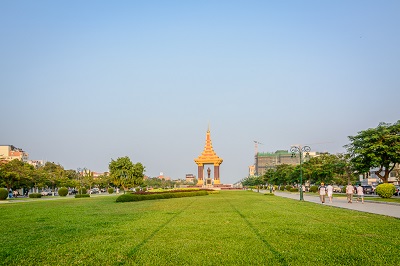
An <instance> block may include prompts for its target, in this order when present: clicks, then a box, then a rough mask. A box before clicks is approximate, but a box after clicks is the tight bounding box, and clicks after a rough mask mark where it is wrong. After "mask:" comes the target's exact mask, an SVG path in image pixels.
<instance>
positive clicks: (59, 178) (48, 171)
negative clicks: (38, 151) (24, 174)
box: [43, 162, 65, 192]
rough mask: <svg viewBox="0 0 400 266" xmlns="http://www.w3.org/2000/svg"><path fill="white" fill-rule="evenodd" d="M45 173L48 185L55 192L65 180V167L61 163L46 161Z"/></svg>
mask: <svg viewBox="0 0 400 266" xmlns="http://www.w3.org/2000/svg"><path fill="white" fill-rule="evenodd" d="M43 173H44V176H45V178H46V185H47V186H48V187H50V188H51V190H52V191H53V192H54V190H55V188H56V187H59V186H60V185H61V184H62V183H63V182H64V181H65V173H64V167H62V166H61V165H60V164H56V163H52V162H46V163H45V165H44V166H43Z"/></svg>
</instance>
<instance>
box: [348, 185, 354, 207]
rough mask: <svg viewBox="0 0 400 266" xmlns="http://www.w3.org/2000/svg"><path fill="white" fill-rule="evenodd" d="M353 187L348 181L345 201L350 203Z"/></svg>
mask: <svg viewBox="0 0 400 266" xmlns="http://www.w3.org/2000/svg"><path fill="white" fill-rule="evenodd" d="M353 193H354V187H353V186H352V185H351V184H350V183H349V184H348V185H347V187H346V195H347V202H348V203H351V202H352V201H353Z"/></svg>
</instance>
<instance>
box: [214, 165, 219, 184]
mask: <svg viewBox="0 0 400 266" xmlns="http://www.w3.org/2000/svg"><path fill="white" fill-rule="evenodd" d="M214 184H220V182H219V165H214Z"/></svg>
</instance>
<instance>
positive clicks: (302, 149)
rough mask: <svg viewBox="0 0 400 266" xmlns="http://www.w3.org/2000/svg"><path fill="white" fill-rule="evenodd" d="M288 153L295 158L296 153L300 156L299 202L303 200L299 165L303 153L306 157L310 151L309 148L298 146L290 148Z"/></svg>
mask: <svg viewBox="0 0 400 266" xmlns="http://www.w3.org/2000/svg"><path fill="white" fill-rule="evenodd" d="M290 151H291V152H292V157H295V156H296V155H295V154H296V153H298V154H299V156H300V187H299V190H300V200H304V198H303V169H302V168H301V165H302V164H303V153H304V152H305V153H306V154H307V155H308V153H309V152H310V151H311V148H310V147H309V146H304V147H302V146H300V145H293V146H292V147H291V148H290Z"/></svg>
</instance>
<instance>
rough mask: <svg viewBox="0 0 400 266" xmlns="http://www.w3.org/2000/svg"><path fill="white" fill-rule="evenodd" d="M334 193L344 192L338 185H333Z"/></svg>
mask: <svg viewBox="0 0 400 266" xmlns="http://www.w3.org/2000/svg"><path fill="white" fill-rule="evenodd" d="M333 192H342V188H341V187H339V186H337V185H333Z"/></svg>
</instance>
